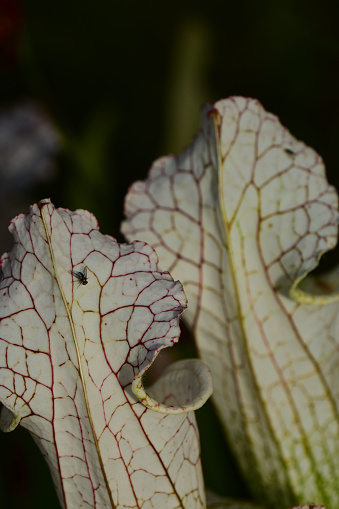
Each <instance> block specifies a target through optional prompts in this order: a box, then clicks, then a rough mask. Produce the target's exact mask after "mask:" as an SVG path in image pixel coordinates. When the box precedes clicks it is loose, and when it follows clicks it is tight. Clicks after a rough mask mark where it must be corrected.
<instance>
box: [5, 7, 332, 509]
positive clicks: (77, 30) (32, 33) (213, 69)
mask: <svg viewBox="0 0 339 509" xmlns="http://www.w3.org/2000/svg"><path fill="white" fill-rule="evenodd" d="M338 14H339V7H338V6H337V3H336V2H333V3H331V2H324V1H323V2H319V1H315V0H284V1H283V2H274V1H272V0H265V1H261V2H260V1H259V2H252V1H243V2H236V1H232V2H230V1H223V2H221V1H217V0H209V1H208V2H206V1H200V0H195V1H190V0H180V1H178V0H171V2H149V1H141V0H130V1H128V0H101V1H98V2H89V1H83V0H82V1H80V0H67V1H66V0H59V1H53V0H50V1H47V2H46V0H26V1H22V2H21V3H20V4H19V3H17V2H16V1H14V0H6V1H4V0H0V91H1V93H0V108H2V109H3V108H8V107H11V106H13V105H17V104H19V103H22V102H23V101H27V100H29V101H34V102H35V103H37V104H38V105H39V106H40V107H42V108H43V109H44V111H45V112H46V114H47V115H48V116H49V118H50V120H51V122H52V123H53V124H54V126H55V128H56V130H57V132H58V133H59V136H60V139H61V148H60V150H59V152H58V156H57V158H56V160H55V171H54V174H53V175H51V176H47V177H46V178H45V180H43V181H41V180H37V181H35V180H34V179H32V181H31V182H30V183H29V184H27V185H25V186H21V187H20V186H19V185H18V188H17V189H15V188H14V189H12V191H11V192H8V193H7V194H6V197H5V198H3V199H2V203H1V208H0V211H1V217H0V225H1V228H2V231H1V232H0V243H1V245H0V251H1V252H3V251H5V250H8V249H10V246H11V239H10V236H9V234H8V233H7V232H6V225H7V224H8V223H9V221H10V219H11V218H12V217H13V216H15V215H16V214H18V213H20V212H27V210H28V206H29V205H30V204H31V203H34V202H37V201H39V200H40V199H42V198H45V197H51V199H52V201H53V203H54V204H55V205H56V206H61V207H66V208H69V209H75V208H85V209H89V210H90V211H91V212H93V213H94V215H95V216H96V217H97V219H98V221H99V223H100V225H101V231H102V232H103V233H107V234H111V235H113V236H115V237H117V238H118V239H119V240H122V236H121V235H120V234H119V224H120V222H121V220H122V217H123V199H124V196H125V194H126V192H127V189H128V187H129V185H130V184H131V183H132V182H133V181H135V180H136V179H143V178H145V176H146V174H147V170H148V168H149V166H150V165H151V163H152V162H153V161H154V160H155V159H156V158H157V157H159V156H161V155H164V154H167V153H170V152H178V151H180V150H181V149H182V148H183V147H184V146H185V145H186V144H187V143H189V141H190V139H191V138H192V136H193V135H194V133H195V132H196V131H197V129H198V125H199V110H200V107H201V105H202V104H203V103H204V102H207V101H216V100H219V99H221V98H224V97H228V96H230V95H233V94H237V95H245V96H251V97H254V98H257V99H259V100H260V101H261V102H262V104H263V105H264V107H265V108H266V109H267V110H269V111H272V112H273V113H275V114H276V115H278V116H279V117H280V119H281V121H282V123H283V124H284V125H286V126H287V127H288V128H289V130H290V131H291V132H292V133H293V134H294V135H295V136H296V137H297V138H300V139H303V140H304V141H305V142H306V143H307V144H309V145H311V146H313V147H314V148H315V149H316V150H317V151H318V152H319V153H320V154H321V155H322V156H323V158H324V160H325V163H326V166H327V173H328V179H329V181H330V182H331V183H333V184H335V185H337V186H338V185H339V173H338V171H337V159H338V157H337V152H338V139H339V115H338V113H339V93H338V88H339V87H338V85H339V67H338V63H339V35H338ZM0 157H1V154H0ZM0 164H1V161H0ZM2 178H4V177H2ZM19 179H21V177H20V178H19ZM18 184H19V182H18ZM1 185H2V184H1V181H0V191H1ZM335 259H336V255H327V256H326V257H325V262H324V263H325V264H327V266H328V265H329V264H331V263H334V262H335ZM190 344H191V343H190V339H189V335H188V334H187V333H186V334H185V336H184V339H183V347H182V348H183V351H184V353H183V354H179V355H186V354H189V355H190V354H191V351H190V348H191V346H190ZM177 348H179V346H178V347H177ZM197 414H198V415H197V416H198V419H199V423H200V433H201V439H202V456H203V466H204V473H205V480H206V484H207V485H208V487H210V488H212V489H214V490H216V491H219V492H220V493H222V494H224V495H232V496H244V497H245V496H246V490H245V488H244V485H243V483H242V481H241V479H240V477H239V476H238V474H237V472H236V470H235V467H234V465H233V463H232V459H231V457H230V455H229V453H228V451H227V448H226V446H224V445H222V442H223V439H222V436H221V434H219V431H218V430H219V428H218V425H217V422H216V421H215V420H214V417H211V415H212V412H211V409H210V408H209V407H207V408H206V407H205V408H204V409H202V410H200V411H198V412H197ZM207 418H209V419H212V420H207ZM9 505H10V506H11V508H12V509H16V508H19V507H20V508H22V507H25V508H35V509H39V508H45V507H49V508H51V509H52V508H54V507H58V503H57V501H56V496H55V494H54V489H53V486H52V483H51V480H50V478H49V473H48V469H47V467H46V465H45V463H44V460H43V459H42V458H41V457H40V453H39V452H38V449H37V447H36V446H35V444H34V443H33V442H32V440H31V439H30V437H29V436H28V434H26V433H25V431H24V430H22V429H21V428H20V427H19V428H18V429H16V430H15V431H14V432H12V433H10V434H2V433H0V507H1V508H2V507H4V508H6V507H9Z"/></svg>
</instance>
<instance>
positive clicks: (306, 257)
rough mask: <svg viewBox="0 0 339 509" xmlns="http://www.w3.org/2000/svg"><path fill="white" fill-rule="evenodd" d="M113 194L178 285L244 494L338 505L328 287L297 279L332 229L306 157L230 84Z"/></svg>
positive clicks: (329, 194)
mask: <svg viewBox="0 0 339 509" xmlns="http://www.w3.org/2000/svg"><path fill="white" fill-rule="evenodd" d="M206 113H208V115H207V114H206ZM125 207H126V208H125V211H126V216H127V218H128V219H127V221H126V222H125V223H124V225H123V232H124V233H125V235H126V237H127V238H128V239H132V238H134V239H135V238H137V239H142V240H144V241H146V242H148V243H149V244H151V245H152V246H153V247H154V248H155V249H156V251H157V253H158V255H159V259H160V262H161V265H162V266H163V267H165V268H166V269H168V270H170V271H171V273H172V274H173V275H174V277H175V278H179V279H180V280H181V282H182V284H183V286H184V288H185V292H186V295H187V297H188V301H189V306H188V309H187V311H186V312H185V319H186V320H187V322H188V323H189V324H190V325H191V326H192V327H193V329H194V332H195V337H196V341H197V346H198V349H199V352H200V355H201V358H202V359H203V360H204V361H205V362H206V364H207V365H208V366H209V368H210V370H211V372H212V375H213V382H214V401H215V403H216V405H217V407H218V412H219V415H220V417H221V419H222V421H223V424H224V427H225V430H226V433H227V435H228V437H229V439H230V443H231V446H232V448H233V451H234V453H235V454H236V456H237V458H238V461H239V464H240V466H241V468H242V471H243V472H244V474H245V476H246V477H247V479H248V482H249V485H250V487H251V489H252V492H253V493H254V494H255V496H256V498H257V500H258V501H260V502H263V501H264V500H265V499H266V503H267V505H268V506H272V507H277V506H278V507H288V506H291V505H292V504H293V503H296V502H298V501H299V503H300V502H303V501H304V500H305V499H306V500H307V499H313V500H317V501H319V503H322V504H325V505H327V506H328V507H331V508H332V507H339V490H338V478H339V417H338V410H339V409H338V401H339V379H338V376H337V371H338V365H339V344H338V342H339V304H338V301H339V296H338V294H334V295H328V294H326V295H321V294H320V290H321V285H320V284H318V285H317V282H314V283H313V284H311V286H310V284H309V283H304V282H303V281H302V279H303V278H304V277H305V276H306V275H307V273H308V272H309V271H310V270H312V269H313V268H314V267H315V266H316V265H317V263H318V260H319V257H320V256H321V254H322V253H324V252H325V251H327V250H328V249H331V248H333V247H334V246H335V244H336V241H337V225H338V199H337V193H336V191H335V189H334V188H333V187H332V186H329V184H328V182H327V180H326V176H325V170H324V165H323V162H322V160H321V158H320V156H319V155H318V154H316V152H314V150H312V149H311V148H309V147H307V146H305V145H304V144H303V143H302V142H300V141H297V140H296V139H295V138H294V137H293V136H292V135H291V134H290V133H289V132H288V131H287V129H285V128H284V127H283V126H282V125H281V124H280V122H279V120H278V119H277V117H275V116H274V115H272V114H270V113H267V112H266V111H265V110H264V109H263V107H262V106H261V105H260V103H259V102H257V101H255V100H251V99H245V98H242V97H233V98H230V99H227V100H223V101H220V102H218V103H216V104H215V105H214V106H213V107H209V109H208V110H207V111H205V114H204V118H203V122H202V126H201V130H200V132H199V134H198V135H197V137H196V138H195V139H194V141H193V142H192V144H191V145H190V146H189V147H188V148H187V149H186V150H184V151H183V152H182V153H181V154H180V155H179V156H177V157H173V156H171V157H164V158H161V159H159V160H158V161H156V162H155V163H154V165H153V167H152V168H151V171H150V173H149V176H148V179H147V180H146V181H145V182H136V183H135V184H134V185H133V186H132V187H131V189H130V191H129V194H128V195H127V198H126V202H125ZM333 277H334V275H333V274H332V275H331V276H330V277H329V278H327V285H324V288H326V287H327V288H329V289H332V288H333V281H332V278H333ZM336 280H338V277H337V276H336ZM328 283H329V284H328ZM309 288H312V291H313V293H312V294H309V293H306V290H307V289H309ZM263 497H264V498H263Z"/></svg>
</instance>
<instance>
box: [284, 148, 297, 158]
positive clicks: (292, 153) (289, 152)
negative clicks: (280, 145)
mask: <svg viewBox="0 0 339 509" xmlns="http://www.w3.org/2000/svg"><path fill="white" fill-rule="evenodd" d="M284 150H285V152H286V154H289V155H290V156H295V152H293V150H291V149H290V148H284Z"/></svg>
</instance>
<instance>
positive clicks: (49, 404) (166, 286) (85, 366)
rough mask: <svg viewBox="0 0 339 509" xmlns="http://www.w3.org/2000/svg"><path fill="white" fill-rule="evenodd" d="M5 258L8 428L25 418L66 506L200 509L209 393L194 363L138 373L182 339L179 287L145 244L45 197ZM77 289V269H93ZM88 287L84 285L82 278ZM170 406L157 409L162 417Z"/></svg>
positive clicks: (1, 322) (19, 225)
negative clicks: (145, 376) (146, 378)
mask: <svg viewBox="0 0 339 509" xmlns="http://www.w3.org/2000/svg"><path fill="white" fill-rule="evenodd" d="M10 230H11V232H12V234H13V236H14V242H15V244H14V248H13V250H12V251H11V252H10V253H8V254H5V255H4V256H3V257H2V259H1V270H2V280H1V283H0V299H1V307H0V401H1V402H2V403H3V405H4V407H3V410H2V414H1V420H0V425H1V429H2V430H3V431H11V430H12V429H14V428H15V426H16V425H17V424H18V423H19V422H20V423H21V424H22V425H23V426H24V427H26V428H27V429H28V430H29V431H30V432H31V434H32V435H33V437H34V438H35V440H36V441H37V443H38V445H39V447H40V448H41V450H42V452H43V454H44V456H45V457H46V459H47V461H48V464H49V467H50V470H51V473H52V476H53V480H54V483H55V486H56V488H57V491H58V496H59V499H60V502H61V504H62V505H63V507H67V508H76V509H78V508H85V507H86V508H90V507H93V508H119V509H120V508H121V509H122V508H143V509H146V508H151V507H166V508H179V507H185V508H198V507H205V501H204V487H203V480H202V473H201V466H200V449H199V438H198V433H197V429H196V424H195V418H194V413H193V412H192V411H191V410H194V409H195V408H198V407H199V406H201V405H202V404H203V402H204V400H206V399H207V397H209V395H210V394H211V381H210V375H209V372H208V370H207V369H206V368H205V367H204V365H203V364H202V363H201V362H200V361H198V360H192V361H189V360H188V361H184V362H183V363H180V364H178V365H177V366H171V368H170V369H169V371H168V372H167V374H166V373H165V374H164V379H163V380H162V378H160V379H159V381H158V382H157V383H156V384H155V386H154V387H152V388H150V391H149V396H148V397H149V398H150V402H151V403H152V407H153V408H155V409H156V410H158V412H155V411H154V410H152V409H150V408H147V407H146V406H144V404H142V403H141V402H140V401H139V400H138V399H137V397H136V396H135V395H134V394H133V392H132V388H133V387H132V386H133V380H134V379H135V378H137V382H136V384H135V385H136V387H137V389H138V390H139V391H141V392H142V394H143V399H144V400H145V403H146V404H147V402H148V401H147V397H146V396H145V391H144V389H143V387H142V383H141V378H140V373H143V372H145V370H147V368H148V367H149V366H150V364H151V363H152V362H153V360H154V359H155V357H156V356H157V354H158V353H159V351H160V350H161V349H162V348H166V347H168V346H171V345H173V344H174V343H176V342H177V340H178V336H179V332H180V331H179V323H178V321H179V315H180V313H181V312H182V310H183V309H184V308H185V307H186V298H185V295H184V292H183V290H182V286H181V284H180V283H179V282H178V281H177V282H175V281H173V279H172V277H171V276H170V274H169V273H167V272H160V271H159V269H158V267H157V257H156V255H155V253H154V251H153V250H152V248H150V247H149V246H147V245H146V244H144V243H143V242H134V243H132V244H130V245H127V244H122V245H119V244H118V243H117V242H116V241H115V239H113V238H112V237H109V236H104V235H102V234H101V233H100V232H99V230H98V225H97V222H96V220H95V218H94V217H93V216H92V215H91V214H90V213H88V212H87V211H84V210H78V211H75V212H70V211H68V210H66V209H55V208H54V206H53V205H52V204H51V203H50V202H49V201H48V200H44V201H42V202H40V204H39V205H34V206H32V207H31V211H30V214H27V215H20V216H18V217H17V218H16V219H15V220H14V221H12V223H11V225H10ZM85 269H86V270H87V274H86V282H87V284H80V285H79V284H78V283H79V282H78V280H77V279H75V278H74V276H73V274H72V273H71V271H75V272H82V273H83V274H85V273H86V271H85ZM83 283H84V282H83ZM160 412H162V413H160Z"/></svg>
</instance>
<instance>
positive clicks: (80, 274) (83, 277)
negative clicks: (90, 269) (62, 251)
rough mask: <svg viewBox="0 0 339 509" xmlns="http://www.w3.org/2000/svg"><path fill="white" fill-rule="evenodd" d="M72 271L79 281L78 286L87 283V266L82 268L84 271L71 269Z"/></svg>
mask: <svg viewBox="0 0 339 509" xmlns="http://www.w3.org/2000/svg"><path fill="white" fill-rule="evenodd" d="M70 273H71V274H72V275H73V276H74V277H75V278H76V280H77V281H78V283H79V284H78V288H79V286H80V285H87V283H88V277H87V267H84V268H83V269H82V272H78V271H77V270H70Z"/></svg>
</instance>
